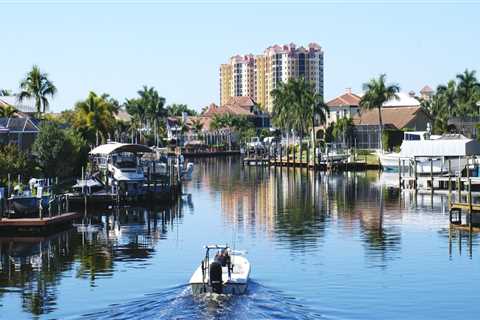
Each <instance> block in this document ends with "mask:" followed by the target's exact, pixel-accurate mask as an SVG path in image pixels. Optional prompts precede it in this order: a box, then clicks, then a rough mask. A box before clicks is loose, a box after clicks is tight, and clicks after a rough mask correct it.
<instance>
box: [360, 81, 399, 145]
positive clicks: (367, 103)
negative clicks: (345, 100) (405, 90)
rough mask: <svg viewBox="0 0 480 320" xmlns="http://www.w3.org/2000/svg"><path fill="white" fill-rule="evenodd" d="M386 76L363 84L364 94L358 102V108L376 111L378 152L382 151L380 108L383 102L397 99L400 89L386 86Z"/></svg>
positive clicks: (394, 86)
mask: <svg viewBox="0 0 480 320" xmlns="http://www.w3.org/2000/svg"><path fill="white" fill-rule="evenodd" d="M386 78H387V76H386V75H385V74H381V75H380V76H379V77H378V79H375V78H374V79H371V80H370V81H369V82H368V83H364V84H363V90H364V91H365V94H364V95H363V97H362V99H361V100H360V103H359V105H360V108H362V109H366V110H373V109H377V110H378V127H379V143H380V150H382V151H383V145H382V137H383V121H382V106H383V104H384V103H385V102H387V101H388V100H391V99H397V100H398V99H399V98H398V95H397V93H398V92H399V91H400V87H399V86H398V85H396V84H390V85H387V84H386V83H385V82H386Z"/></svg>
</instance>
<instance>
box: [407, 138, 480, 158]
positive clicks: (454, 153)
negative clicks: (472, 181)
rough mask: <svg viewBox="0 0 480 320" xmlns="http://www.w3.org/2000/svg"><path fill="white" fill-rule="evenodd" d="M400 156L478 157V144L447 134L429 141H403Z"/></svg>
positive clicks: (479, 151) (475, 141)
mask: <svg viewBox="0 0 480 320" xmlns="http://www.w3.org/2000/svg"><path fill="white" fill-rule="evenodd" d="M400 155H401V156H405V157H464V156H473V155H480V143H479V142H478V141H477V140H474V139H468V138H466V137H465V136H463V135H460V134H455V135H452V134H448V135H443V136H442V137H440V138H438V139H430V140H404V141H403V142H402V146H401V152H400Z"/></svg>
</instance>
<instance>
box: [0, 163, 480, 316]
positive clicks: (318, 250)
mask: <svg viewBox="0 0 480 320" xmlns="http://www.w3.org/2000/svg"><path fill="white" fill-rule="evenodd" d="M196 162H197V165H196V170H195V173H194V176H193V179H192V180H191V181H189V182H187V183H186V185H185V191H187V192H191V194H186V195H183V196H182V197H181V199H179V202H178V204H176V205H174V206H173V207H172V208H161V209H159V208H154V209H152V208H140V207H129V208H114V209H112V210H109V211H107V212H105V211H102V212H89V214H88V215H87V216H86V217H85V218H84V219H81V220H80V221H78V223H77V224H76V225H75V228H73V229H70V230H64V231H61V232H58V233H57V234H54V235H49V236H45V237H16V238H7V237H1V236H0V250H1V252H0V302H2V303H4V302H3V301H7V300H6V299H5V296H8V297H7V298H8V301H9V302H11V301H13V299H17V300H16V301H18V305H19V306H20V307H18V308H21V309H23V311H25V312H28V313H30V314H33V315H42V314H49V315H50V316H54V317H55V318H57V314H55V312H54V311H55V310H61V309H68V307H69V306H68V305H67V306H60V305H58V301H59V297H64V296H65V298H64V300H63V301H64V303H66V304H68V300H69V298H71V297H75V295H76V294H77V293H76V292H75V290H74V289H73V290H72V288H71V287H68V285H67V286H62V283H61V282H62V281H61V280H62V279H65V278H72V279H74V280H75V281H79V282H81V283H82V284H85V286H86V287H87V289H88V290H91V291H89V292H88V293H90V292H94V293H95V294H97V293H98V292H102V290H101V289H103V288H105V287H108V288H109V290H105V291H103V292H106V293H107V294H112V292H114V293H115V292H116V290H119V288H124V287H125V286H129V283H128V281H126V280H125V279H128V280H129V279H138V278H140V280H142V279H143V281H152V280H151V279H152V278H155V279H156V280H157V282H158V283H155V285H156V286H157V288H159V291H160V293H158V292H157V293H158V294H157V293H154V294H153V296H149V297H146V298H144V299H142V298H141V297H142V294H144V293H145V292H146V291H148V290H147V289H145V287H144V286H142V284H143V285H144V284H145V282H143V283H138V284H136V286H134V287H135V288H133V289H132V292H134V293H135V297H136V298H138V297H139V296H140V298H138V299H133V302H131V303H126V304H125V305H123V304H122V306H117V305H115V306H113V307H111V308H109V309H108V310H109V311H108V312H106V313H105V310H103V308H104V307H105V305H104V304H103V305H102V304H100V303H98V304H96V302H95V301H92V306H88V307H85V308H86V309H85V310H86V311H85V313H88V315H87V316H86V317H87V318H91V319H96V318H101V317H104V318H110V317H115V318H155V317H157V318H162V317H163V318H173V317H182V315H183V316H184V317H185V318H195V316H197V318H202V317H203V318H205V317H207V318H229V317H238V313H239V312H241V313H242V314H245V315H246V316H245V317H246V318H259V317H260V316H261V315H268V316H269V317H268V316H267V318H280V317H281V316H282V315H284V314H285V312H287V314H288V312H291V311H292V310H294V312H293V311H292V313H295V314H298V315H299V316H298V318H309V316H308V315H310V314H314V315H315V316H312V318H316V317H318V316H320V315H319V313H317V311H318V310H317V309H315V308H316V304H319V303H321V302H322V301H326V300H328V297H335V299H336V298H337V295H338V296H339V297H340V298H339V301H342V299H344V300H343V301H346V302H345V303H346V304H345V305H348V306H349V309H352V310H356V309H358V308H359V307H360V308H361V306H362V305H368V303H365V302H375V301H374V299H373V298H372V301H367V300H365V299H367V298H364V300H361V299H360V300H359V299H358V297H359V296H362V297H367V296H368V294H369V295H370V297H376V298H377V299H381V298H382V297H379V296H378V292H379V288H377V287H375V283H374V282H375V281H372V279H373V277H375V276H378V275H382V276H383V278H382V279H383V280H384V283H385V284H386V285H388V286H390V287H392V288H396V287H397V286H400V287H401V286H402V285H403V282H402V281H403V280H398V281H399V282H396V281H397V278H395V276H396V275H397V273H396V272H395V271H396V269H395V268H398V267H399V266H400V268H404V269H408V268H410V269H411V270H412V269H415V266H413V267H412V265H411V263H412V262H411V261H415V262H414V264H416V263H417V261H423V263H424V264H425V265H428V266H429V264H432V268H429V269H431V270H430V271H431V273H429V274H428V275H431V274H433V275H435V276H437V277H438V278H440V277H441V276H447V273H446V272H445V274H441V272H442V271H441V270H440V271H439V269H436V267H437V266H439V265H440V264H441V263H443V262H445V261H443V260H447V262H448V259H445V258H446V257H449V258H450V260H460V261H455V262H463V260H462V259H463V258H464V257H467V258H466V260H468V261H470V260H469V258H468V257H471V256H472V251H474V250H473V248H475V247H477V246H478V242H479V239H480V238H479V237H478V236H477V235H475V234H474V235H472V234H469V233H468V232H465V231H461V230H457V229H451V228H448V205H447V201H446V196H442V195H439V194H435V195H434V196H433V197H432V196H431V195H430V194H420V193H414V192H409V191H402V192H400V191H399V190H398V189H396V188H392V187H390V185H391V184H389V183H385V179H389V177H388V176H385V175H379V173H378V172H351V173H345V174H342V173H331V174H324V173H318V174H313V173H312V172H310V171H308V170H306V169H292V168H265V167H264V168H256V167H242V165H241V163H240V159H239V158H236V157H231V158H225V159H219V158H217V159H201V160H197V161H196ZM390 178H391V177H390ZM394 178H395V177H394ZM187 213H193V214H194V216H190V215H188V214H187ZM218 228H220V229H221V228H223V230H218ZM179 230H180V231H179ZM206 230H208V232H207V231H206ZM222 231H223V233H222ZM210 232H212V234H213V233H216V235H218V237H222V236H224V235H226V236H227V237H228V236H229V235H230V234H231V233H233V236H236V235H238V237H239V238H242V239H243V242H242V245H246V246H249V247H250V248H253V249H252V251H254V253H253V255H255V254H256V256H255V257H254V258H256V259H255V263H256V265H255V267H256V268H257V266H258V268H257V269H254V270H255V280H258V281H261V280H265V278H267V279H269V277H270V279H272V278H273V280H271V283H270V284H269V285H268V286H263V283H262V285H260V284H259V283H257V284H254V286H253V287H252V288H253V290H252V292H251V294H250V295H249V296H247V297H244V298H242V299H243V300H240V301H241V302H242V303H241V306H237V305H236V304H232V305H231V304H226V307H227V308H226V309H218V308H216V309H215V310H213V313H210V311H209V309H208V306H206V305H205V304H204V303H201V302H200V303H199V302H198V301H195V299H193V298H192V297H191V295H190V294H189V293H188V288H186V287H185V282H186V281H187V280H188V276H189V272H190V267H191V263H192V260H194V258H195V257H193V255H192V250H193V249H192V248H193V247H195V248H196V247H197V246H200V245H202V244H203V241H205V240H207V241H208V240H209V237H210ZM207 233H208V234H207ZM233 236H232V237H233ZM179 237H180V241H181V243H182V245H183V246H182V247H181V248H182V250H183V251H182V252H183V253H182V254H179V251H178V247H177V246H176V243H175V245H172V246H170V247H169V246H168V245H163V246H162V244H165V243H168V242H167V241H175V240H176V239H178V238H179ZM172 239H173V240H172ZM227 240H228V239H227ZM199 243H200V244H199ZM417 245H419V246H421V247H422V250H423V251H418V252H415V249H416V246H417ZM255 246H257V247H255ZM160 248H162V255H160ZM193 251H194V250H193ZM426 252H428V254H429V255H431V256H429V255H428V257H427V255H426V254H425V253H426ZM195 254H196V251H195ZM159 257H161V258H159ZM295 258H301V259H295ZM346 259H349V260H347V261H346ZM422 259H423V260H422ZM442 259H443V260H442ZM287 260H289V261H290V263H289V266H285V268H286V270H288V271H289V272H290V273H289V274H288V275H287V276H285V277H283V278H281V279H278V278H277V277H278V274H279V273H281V272H284V271H285V270H283V266H281V267H280V268H279V267H278V265H281V264H282V262H284V261H287ZM196 262H197V261H195V263H196ZM341 263H344V264H346V265H348V264H351V265H353V266H354V269H350V268H349V266H346V267H345V268H342V267H343V266H339V264H341ZM150 265H153V267H152V268H151V269H149V268H148V267H149V266H150ZM332 266H333V269H335V267H337V268H338V272H336V270H335V271H334V272H332ZM262 267H263V270H262ZM448 267H449V265H448V264H444V270H447V269H448ZM462 267H463V268H466V270H468V267H469V266H468V265H467V267H465V265H463V266H462V265H460V267H459V268H462ZM276 268H277V269H276ZM288 268H290V269H288ZM322 268H323V269H322ZM455 268H457V266H455ZM176 269H178V270H179V271H177V270H176ZM127 270H128V271H129V272H130V274H129V276H130V277H131V278H130V277H126V278H122V277H121V274H122V273H123V272H124V271H127ZM158 270H162V272H161V276H157V274H158V273H159V272H158ZM172 270H175V272H173V271H172ZM298 270H302V272H299V273H298V274H292V273H295V272H296V271H298ZM372 270H374V271H373V272H372ZM385 270H387V271H388V272H385ZM262 271H263V274H262V273H261V272H262ZM439 272H440V274H439ZM138 273H145V276H144V277H143V278H142V277H138ZM132 274H133V275H132ZM272 274H273V276H272ZM317 274H321V278H316V275H317ZM115 275H118V277H116V278H114V276H115ZM428 275H424V276H428ZM408 276H409V277H410V279H412V280H411V282H410V283H407V284H405V287H404V288H403V289H404V290H411V289H410V288H409V287H408V285H410V284H412V286H413V285H416V282H417V281H418V282H422V281H423V279H422V278H421V277H422V275H420V274H419V273H417V272H416V271H411V273H409V274H408ZM173 277H176V278H174V280H172V281H170V278H173ZM257 277H258V278H257ZM262 277H263V278H262ZM369 277H370V278H369ZM415 277H417V278H415ZM118 278H121V279H122V280H118ZM145 279H147V280H145ZM363 279H365V282H362V280H363ZM277 280H278V281H277ZM351 280H352V281H351ZM353 280H355V281H356V282H354V281H353ZM75 281H73V282H72V281H70V282H69V285H72V283H75V284H76V282H75ZM122 281H123V282H122ZM168 281H170V282H168ZM316 281H322V284H323V286H322V287H321V288H317V287H315V288H312V287H314V286H315V285H316V284H317V282H316ZM115 282H117V283H115ZM166 282H168V285H165V283H166ZM293 282H295V283H296V282H298V285H299V287H301V288H302V289H298V291H300V293H299V292H298V291H297V293H296V294H294V295H290V294H289V293H290V290H297V289H296V288H295V286H293V288H292V283H293ZM170 285H173V287H170V289H165V286H167V287H168V286H170ZM282 285H283V287H282ZM423 285H424V286H425V287H428V284H426V283H423ZM342 286H343V287H342ZM367 287H369V288H370V289H366V288H367ZM457 289H458V288H457ZM135 290H136V291H135ZM152 290H155V288H154V289H152ZM277 290H278V291H277ZM309 290H310V291H309ZM355 290H358V291H355ZM412 290H413V289H412ZM303 291H304V292H307V293H308V292H310V293H311V292H314V293H315V295H316V294H317V293H318V292H319V291H321V293H322V294H323V295H320V294H319V295H318V296H321V298H316V297H314V298H312V297H310V296H309V297H307V299H311V300H310V301H311V302H312V301H313V302H312V303H311V304H310V305H308V303H306V304H305V305H303V302H302V303H299V304H298V306H297V305H296V304H295V306H294V305H289V304H288V303H287V302H288V301H289V299H292V298H291V297H292V296H294V297H295V298H299V299H301V298H302V297H297V295H301V293H302V292H303ZM410 292H415V291H414V290H413V291H410ZM367 293H368V294H367ZM84 294H86V293H85V292H84ZM349 294H350V295H349ZM375 295H377V296H375ZM350 297H351V300H348V299H350ZM114 298H115V297H114ZM114 298H112V299H114ZM85 299H87V298H85ZM315 299H317V300H315ZM71 300H74V299H71ZM320 300H321V301H320ZM393 300H395V299H392V301H391V302H392V303H394V301H393ZM65 301H67V302H65ZM314 302H315V303H314ZM387 302H390V301H387ZM404 303H408V301H406V302H405V301H404ZM118 304H121V303H120V302H118ZM244 304H245V305H248V307H246V308H243V306H244ZM331 305H335V303H334V302H331ZM331 305H330V306H328V308H335V307H338V309H339V310H340V309H341V307H339V306H334V307H331ZM359 305H360V306H359ZM355 306H356V307H357V308H355ZM309 307H313V308H314V310H310V309H309ZM410 307H411V306H410ZM97 308H100V309H101V310H100V311H99V312H95V310H97ZM328 308H327V309H328ZM77 310H78V307H77ZM80 310H82V309H80ZM199 310H200V312H199ZM219 310H220V313H222V314H217V312H218V311H219ZM222 310H223V311H222ZM225 310H227V311H225ZM15 311H16V310H14V312H15ZM90 312H91V313H90ZM198 314H200V316H199V315H198ZM345 314H347V315H348V313H345ZM7 315H8V313H7ZM61 316H62V314H60V316H59V317H60V318H61ZM333 317H334V316H333ZM351 318H355V317H354V316H352V317H351ZM357 318H361V316H358V317H357ZM365 318H368V316H367V317H365ZM385 318H388V316H386V317H385Z"/></svg>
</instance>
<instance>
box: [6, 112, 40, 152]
mask: <svg viewBox="0 0 480 320" xmlns="http://www.w3.org/2000/svg"><path fill="white" fill-rule="evenodd" d="M39 126H40V124H39V121H38V120H36V119H34V118H0V144H16V145H18V147H19V148H20V149H22V150H30V149H31V147H32V145H33V142H34V141H35V137H36V136H37V134H38V132H39V131H40V129H39Z"/></svg>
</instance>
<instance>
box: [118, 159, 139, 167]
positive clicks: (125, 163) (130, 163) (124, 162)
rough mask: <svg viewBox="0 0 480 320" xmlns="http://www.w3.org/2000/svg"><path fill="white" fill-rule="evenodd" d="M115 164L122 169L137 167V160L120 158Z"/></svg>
mask: <svg viewBox="0 0 480 320" xmlns="http://www.w3.org/2000/svg"><path fill="white" fill-rule="evenodd" d="M115 166H116V167H117V168H120V169H134V168H136V167H137V162H135V161H132V160H119V161H117V162H116V163H115Z"/></svg>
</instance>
